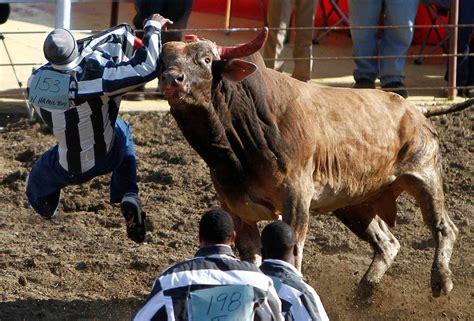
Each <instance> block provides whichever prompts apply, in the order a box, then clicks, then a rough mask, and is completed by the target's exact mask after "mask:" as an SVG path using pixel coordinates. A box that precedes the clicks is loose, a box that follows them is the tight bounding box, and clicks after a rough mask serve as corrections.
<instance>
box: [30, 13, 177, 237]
mask: <svg viewBox="0 0 474 321" xmlns="http://www.w3.org/2000/svg"><path fill="white" fill-rule="evenodd" d="M170 23H172V22H171V21H170V20H168V19H167V18H164V17H162V16H160V15H158V14H155V15H153V16H151V17H150V19H149V20H148V21H147V22H146V24H145V28H144V29H145V34H144V37H143V40H139V39H138V38H136V37H135V36H134V34H133V30H132V29H131V27H130V26H128V25H126V24H121V25H118V26H116V27H114V28H111V29H109V30H105V31H103V32H101V33H99V34H97V35H94V36H91V37H88V38H85V39H81V40H79V41H76V40H75V39H74V37H73V36H72V34H71V33H70V32H69V31H68V30H65V29H55V30H53V31H52V32H51V33H50V34H49V35H48V36H47V38H46V40H45V42H44V46H43V51H44V55H45V57H46V59H47V60H48V62H49V63H47V64H45V65H43V66H42V67H41V68H39V69H38V70H36V71H35V72H34V73H33V75H32V76H31V77H30V79H29V80H28V99H29V101H30V103H31V104H32V105H33V106H34V108H35V110H36V112H37V113H38V115H39V116H40V117H41V118H42V119H43V120H44V121H45V123H46V124H47V125H48V127H50V128H51V129H52V131H53V134H54V136H55V138H56V140H57V142H58V144H57V145H56V146H54V147H53V148H51V149H50V150H48V151H47V152H46V153H44V154H43V155H42V156H41V157H40V158H39V159H38V160H37V161H36V162H35V164H34V165H33V168H32V170H31V173H30V174H29V176H28V179H27V188H26V195H27V197H28V201H29V202H30V204H31V206H32V207H33V208H34V209H35V211H36V212H38V213H39V214H40V215H41V216H43V217H45V218H52V217H53V216H54V215H55V214H56V210H57V208H58V206H59V200H60V193H61V189H62V188H63V187H65V186H68V185H75V184H82V183H85V182H87V181H90V180H91V179H93V178H94V177H97V176H100V175H104V174H107V173H110V172H112V178H111V182H110V201H111V202H112V203H118V202H120V203H121V211H122V214H123V215H124V217H125V220H126V222H127V234H128V237H129V238H130V239H132V240H133V241H135V242H137V243H141V242H143V241H144V240H145V234H146V230H145V213H144V212H143V210H142V206H141V201H140V197H139V195H138V186H137V175H136V158H135V150H134V146H133V137H132V135H131V131H130V126H129V125H128V124H127V123H126V122H124V121H123V120H122V119H120V118H118V117H117V116H118V110H119V106H120V102H121V98H122V95H123V94H125V93H126V92H127V91H129V90H131V89H134V88H135V87H137V86H140V85H142V84H144V83H146V82H147V81H150V80H152V79H153V78H155V77H156V75H157V71H156V70H157V67H158V63H159V56H160V53H161V30H162V29H163V30H166V27H167V25H168V24H170Z"/></svg>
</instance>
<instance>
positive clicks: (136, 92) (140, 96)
mask: <svg viewBox="0 0 474 321" xmlns="http://www.w3.org/2000/svg"><path fill="white" fill-rule="evenodd" d="M123 99H125V100H130V101H143V100H145V86H144V85H143V86H140V87H137V88H135V89H133V90H132V92H131V93H129V94H126V95H125V96H123Z"/></svg>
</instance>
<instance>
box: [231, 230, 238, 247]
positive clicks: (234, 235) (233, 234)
mask: <svg viewBox="0 0 474 321" xmlns="http://www.w3.org/2000/svg"><path fill="white" fill-rule="evenodd" d="M236 238H237V233H236V232H235V231H233V232H232V236H231V237H230V244H231V245H234V244H235V239H236Z"/></svg>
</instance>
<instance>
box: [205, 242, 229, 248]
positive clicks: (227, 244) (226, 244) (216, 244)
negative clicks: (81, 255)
mask: <svg viewBox="0 0 474 321" xmlns="http://www.w3.org/2000/svg"><path fill="white" fill-rule="evenodd" d="M210 246H228V247H230V246H231V244H230V243H226V242H223V243H215V242H209V241H201V243H200V244H199V248H201V249H202V248H204V247H210Z"/></svg>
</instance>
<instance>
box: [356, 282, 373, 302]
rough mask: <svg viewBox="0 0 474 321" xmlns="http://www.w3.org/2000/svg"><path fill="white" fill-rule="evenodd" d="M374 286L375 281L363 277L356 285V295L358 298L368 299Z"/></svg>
mask: <svg viewBox="0 0 474 321" xmlns="http://www.w3.org/2000/svg"><path fill="white" fill-rule="evenodd" d="M376 288H377V283H376V282H372V281H369V280H367V278H365V277H364V278H362V280H361V281H360V282H359V285H358V286H357V297H358V298H359V299H368V298H370V297H372V296H373V295H374V293H375V290H376Z"/></svg>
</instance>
